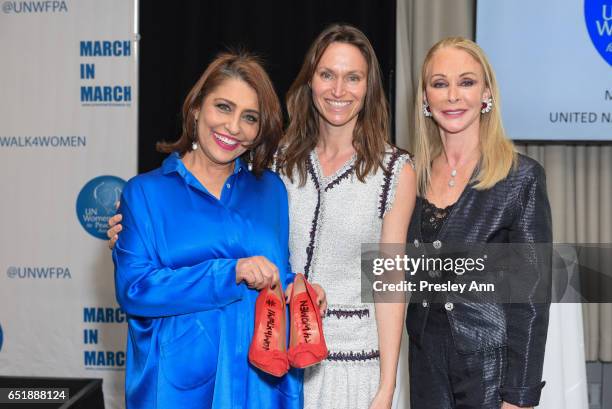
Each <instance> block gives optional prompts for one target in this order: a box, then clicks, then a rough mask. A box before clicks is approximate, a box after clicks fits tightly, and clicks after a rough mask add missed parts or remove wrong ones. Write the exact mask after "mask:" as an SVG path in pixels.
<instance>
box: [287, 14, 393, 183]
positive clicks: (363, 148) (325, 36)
mask: <svg viewBox="0 0 612 409" xmlns="http://www.w3.org/2000/svg"><path fill="white" fill-rule="evenodd" d="M332 43H344V44H350V45H353V46H355V47H357V48H358V49H359V51H361V54H362V55H363V56H364V58H365V60H366V62H367V64H368V74H367V89H366V95H365V100H364V104H363V108H362V109H361V111H360V112H359V114H358V116H357V124H356V125H355V129H354V131H353V147H354V149H355V151H356V154H357V155H356V156H357V158H356V162H355V171H356V174H357V178H358V179H359V180H360V181H361V182H364V181H365V177H366V176H367V175H369V174H370V173H373V172H376V170H377V169H378V168H379V167H381V168H382V166H383V165H382V159H383V156H384V154H385V149H386V145H387V142H388V141H389V109H388V106H389V104H388V103H387V98H386V97H385V92H384V89H383V86H382V77H381V74H380V66H379V64H378V59H377V58H376V54H375V53H374V49H373V48H372V45H371V44H370V41H369V40H368V38H367V37H366V36H365V34H363V33H362V32H361V31H360V30H358V29H357V28H355V27H353V26H350V25H347V24H332V25H331V26H329V27H327V28H326V29H325V30H323V31H322V32H321V34H319V36H318V37H317V38H316V39H315V40H314V42H313V43H312V45H311V46H310V49H309V50H308V52H307V53H306V57H305V58H304V63H303V64H302V68H301V69H300V72H299V74H298V76H297V78H296V79H295V81H294V82H293V84H292V85H291V88H289V92H288V93H287V112H288V113H289V126H288V128H287V130H286V132H285V137H284V139H283V145H284V149H283V152H282V154H281V155H279V160H278V165H279V170H280V171H281V172H283V173H284V174H285V175H287V177H288V178H289V179H290V180H291V181H292V182H293V176H294V172H295V170H296V168H297V173H298V174H299V180H300V186H303V185H304V184H305V183H306V172H307V169H306V165H307V162H308V156H309V155H310V152H311V151H312V150H313V149H314V148H315V146H316V145H317V142H318V140H319V120H320V118H319V116H320V114H319V113H318V111H317V109H316V108H315V106H314V102H313V100H312V91H311V89H310V82H311V81H312V77H313V75H314V72H315V69H316V67H317V65H318V64H319V61H320V60H321V56H322V55H323V53H324V52H325V50H326V49H327V47H329V45H330V44H332Z"/></svg>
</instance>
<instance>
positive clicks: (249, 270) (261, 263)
mask: <svg viewBox="0 0 612 409" xmlns="http://www.w3.org/2000/svg"><path fill="white" fill-rule="evenodd" d="M241 281H244V282H245V283H246V284H247V286H248V287H249V288H254V289H256V290H262V289H264V288H266V287H274V286H276V285H278V284H279V283H280V278H279V275H278V268H277V267H276V266H275V265H274V264H273V263H272V262H271V261H270V260H268V259H267V258H265V257H264V256H253V257H246V258H241V259H239V260H238V262H237V263H236V284H238V283H240V282H241Z"/></svg>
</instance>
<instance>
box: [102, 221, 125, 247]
mask: <svg viewBox="0 0 612 409" xmlns="http://www.w3.org/2000/svg"><path fill="white" fill-rule="evenodd" d="M121 219H123V216H121V215H120V214H116V215H114V216H113V217H111V218H110V219H108V225H109V229H108V230H107V231H106V236H107V237H108V248H110V249H111V250H112V249H113V247H115V242H116V241H117V239H118V238H119V236H118V234H119V232H120V231H121V229H123V226H121V223H119V222H121Z"/></svg>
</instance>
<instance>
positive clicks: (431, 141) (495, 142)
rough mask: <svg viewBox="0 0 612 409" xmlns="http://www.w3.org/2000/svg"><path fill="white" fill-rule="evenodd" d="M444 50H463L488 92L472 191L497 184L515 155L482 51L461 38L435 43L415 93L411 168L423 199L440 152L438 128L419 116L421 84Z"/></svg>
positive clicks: (421, 100) (493, 77)
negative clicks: (477, 67)
mask: <svg viewBox="0 0 612 409" xmlns="http://www.w3.org/2000/svg"><path fill="white" fill-rule="evenodd" d="M445 47H453V48H457V49H459V50H463V51H465V52H466V53H468V54H469V55H471V56H472V57H473V58H474V59H475V60H476V61H478V63H479V64H480V66H481V67H482V70H483V72H484V79H485V86H486V87H487V88H488V89H489V91H490V92H491V98H492V99H493V109H492V110H491V112H488V113H486V114H483V115H481V117H480V128H479V145H480V152H481V159H480V165H479V169H478V173H477V174H476V176H475V177H474V182H476V183H475V185H474V186H473V187H474V188H475V189H478V190H484V189H489V188H491V187H493V186H494V185H495V184H496V183H497V182H499V181H500V180H502V179H504V178H505V177H506V176H508V173H509V172H510V170H511V169H512V167H513V166H514V165H515V164H516V160H517V154H516V150H515V149H514V144H513V143H512V141H510V140H509V139H508V138H507V137H506V134H505V132H504V127H503V125H502V120H501V114H500V112H501V111H500V98H499V88H498V85H497V80H496V79H495V73H494V72H493V68H492V67H491V64H490V63H489V60H488V59H487V57H486V55H485V54H484V51H483V50H482V49H481V48H480V47H479V46H478V45H477V44H476V43H475V42H473V41H471V40H468V39H466V38H463V37H448V38H445V39H443V40H440V41H438V42H437V43H436V44H434V46H433V47H431V48H430V49H429V52H428V53H427V55H426V56H425V61H424V62H423V67H422V68H421V76H420V79H419V84H418V88H417V92H416V98H415V104H416V105H415V110H414V124H415V132H416V134H415V135H414V140H415V142H416V143H415V146H414V151H415V157H416V158H415V166H416V174H417V192H418V194H419V195H420V196H425V194H426V192H427V187H428V186H429V181H430V178H431V162H432V161H433V160H434V159H435V158H436V157H438V156H439V155H440V154H441V153H442V150H443V146H442V139H441V138H440V132H439V129H438V126H437V125H436V123H435V121H433V120H432V118H428V117H425V115H423V101H424V93H425V84H426V83H427V78H428V75H429V67H430V64H431V59H432V58H433V56H434V54H435V53H436V52H437V51H438V50H440V49H442V48H445Z"/></svg>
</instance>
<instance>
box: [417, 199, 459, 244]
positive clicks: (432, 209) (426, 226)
mask: <svg viewBox="0 0 612 409" xmlns="http://www.w3.org/2000/svg"><path fill="white" fill-rule="evenodd" d="M453 206H454V204H452V205H450V206H447V207H445V208H444V209H440V208H439V207H436V205H434V204H432V203H430V202H429V201H428V200H427V199H425V198H423V208H422V213H421V236H422V238H423V241H424V242H425V243H431V242H433V241H434V240H435V239H436V237H437V236H438V233H439V232H440V228H441V227H442V225H443V224H444V221H445V220H446V219H447V218H448V215H449V213H450V211H451V209H452V208H453Z"/></svg>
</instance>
